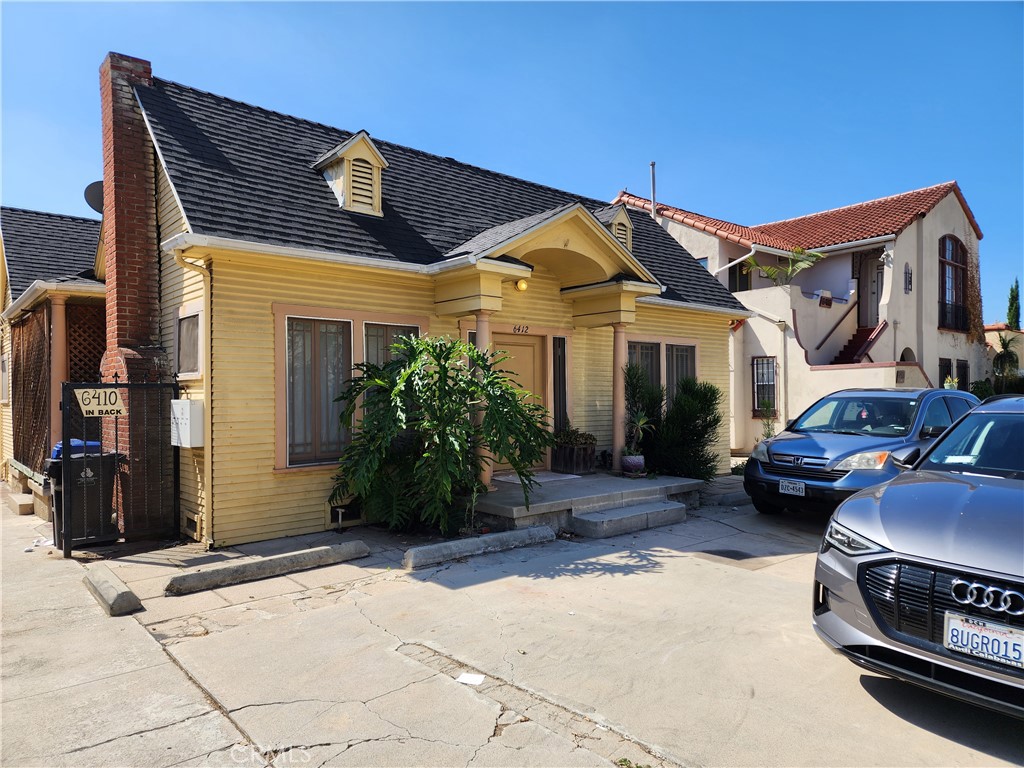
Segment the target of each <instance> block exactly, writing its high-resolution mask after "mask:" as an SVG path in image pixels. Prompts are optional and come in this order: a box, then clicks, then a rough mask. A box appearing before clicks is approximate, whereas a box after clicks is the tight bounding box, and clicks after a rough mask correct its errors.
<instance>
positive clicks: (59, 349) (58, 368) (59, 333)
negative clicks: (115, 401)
mask: <svg viewBox="0 0 1024 768" xmlns="http://www.w3.org/2000/svg"><path fill="white" fill-rule="evenodd" d="M66 301H67V297H66V296H51V297H50V446H53V445H54V444H55V443H56V442H57V441H58V440H60V439H61V431H62V428H63V422H62V420H61V412H60V397H61V392H60V385H61V382H64V381H67V378H68V323H67V312H66V311H65V302H66Z"/></svg>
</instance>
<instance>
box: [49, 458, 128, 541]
mask: <svg viewBox="0 0 1024 768" xmlns="http://www.w3.org/2000/svg"><path fill="white" fill-rule="evenodd" d="M67 450H68V451H70V453H65V448H64V445H63V444H62V442H61V443H57V445H55V446H54V448H53V453H52V458H51V459H50V460H49V461H48V462H47V467H46V473H47V475H48V476H49V477H50V492H51V498H52V500H53V541H54V544H55V545H57V546H58V547H61V548H62V549H64V550H65V552H66V551H67V550H68V549H70V547H68V546H65V542H64V533H65V531H66V530H68V531H69V532H70V536H71V540H72V542H79V541H80V542H88V543H91V544H99V543H102V542H109V541H117V539H118V538H120V535H121V534H120V531H119V530H118V527H117V519H116V518H115V517H114V505H113V500H114V473H115V472H116V470H117V462H118V460H119V454H117V453H103V452H102V448H101V446H100V444H99V443H98V442H94V441H88V442H83V441H81V440H72V441H70V444H69V445H68V446H67ZM65 464H66V465H67V466H66V467H65ZM65 471H66V472H67V479H68V484H67V487H65V486H64V483H63V480H64V473H65ZM65 494H66V495H67V499H66V502H67V503H66V504H65V498H64V497H65ZM65 506H66V507H67V513H68V515H69V518H70V523H71V525H70V527H68V526H66V525H65V523H64V511H65ZM69 543H70V542H69Z"/></svg>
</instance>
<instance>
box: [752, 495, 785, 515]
mask: <svg viewBox="0 0 1024 768" xmlns="http://www.w3.org/2000/svg"><path fill="white" fill-rule="evenodd" d="M751 501H753V502H754V509H756V510H757V511H758V512H760V513H761V514H762V515H777V514H779V513H780V512H781V511H782V509H783V508H782V507H779V506H776V505H775V504H769V503H768V502H767V501H762V500H761V499H751Z"/></svg>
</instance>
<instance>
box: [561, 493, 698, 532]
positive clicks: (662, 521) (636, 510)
mask: <svg viewBox="0 0 1024 768" xmlns="http://www.w3.org/2000/svg"><path fill="white" fill-rule="evenodd" d="M684 520H686V505H685V504H683V503H681V502H678V501H652V502H647V503H644V504H634V505H633V506H629V507H621V506H620V507H616V508H614V509H601V510H596V511H588V512H583V513H575V512H574V513H573V516H572V521H571V527H572V532H573V533H575V534H577V535H578V536H586V537H587V538H589V539H607V538H608V537H610V536H619V535H621V534H624V533H633V532H634V531H644V530H647V529H648V528H657V527H659V526H662V525H672V524H673V523H681V522H683V521H684Z"/></svg>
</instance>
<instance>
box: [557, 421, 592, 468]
mask: <svg viewBox="0 0 1024 768" xmlns="http://www.w3.org/2000/svg"><path fill="white" fill-rule="evenodd" d="M596 445H597V438H596V437H595V436H594V435H592V434H590V433H589V432H583V431H582V430H579V429H577V428H576V427H574V426H572V425H571V424H566V427H565V429H563V430H562V431H561V432H556V433H555V447H554V448H552V449H551V471H552V472H561V473H563V474H567V475H592V474H593V473H594V451H595V446H596Z"/></svg>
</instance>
